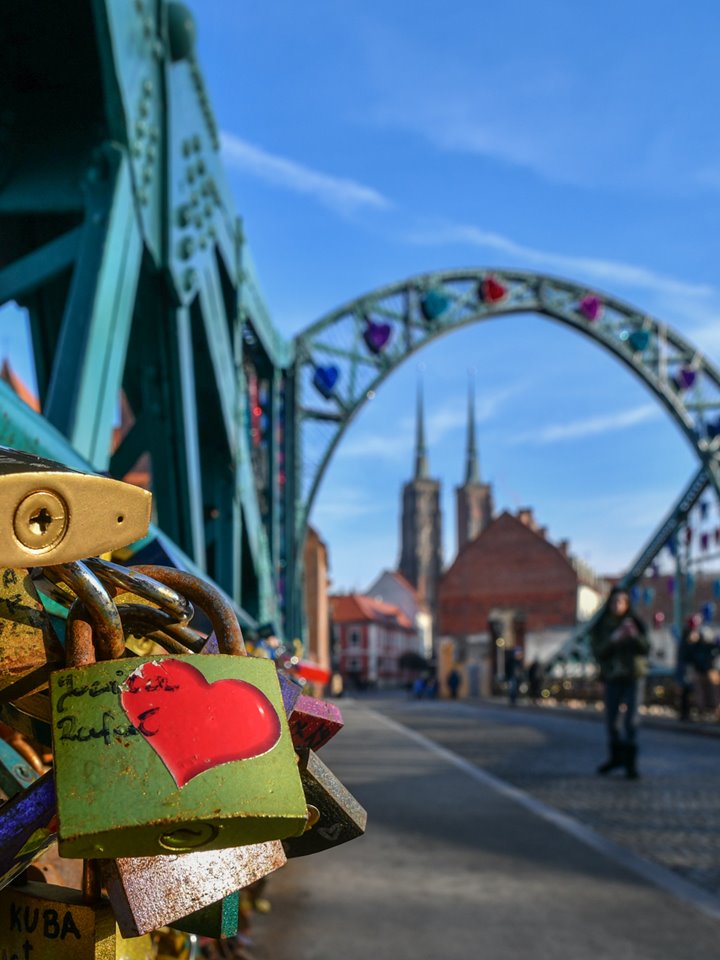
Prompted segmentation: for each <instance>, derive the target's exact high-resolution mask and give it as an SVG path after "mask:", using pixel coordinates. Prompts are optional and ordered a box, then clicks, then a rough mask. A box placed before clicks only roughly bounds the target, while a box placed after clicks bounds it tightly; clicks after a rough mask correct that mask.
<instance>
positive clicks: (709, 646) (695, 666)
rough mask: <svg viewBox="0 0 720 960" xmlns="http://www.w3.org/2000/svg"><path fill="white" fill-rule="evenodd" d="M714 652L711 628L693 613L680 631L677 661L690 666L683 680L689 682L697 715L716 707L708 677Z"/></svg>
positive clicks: (715, 653) (716, 649)
mask: <svg viewBox="0 0 720 960" xmlns="http://www.w3.org/2000/svg"><path fill="white" fill-rule="evenodd" d="M717 655H718V648H717V644H716V643H715V637H714V636H713V634H712V631H711V630H710V629H709V628H708V627H704V626H703V625H702V617H701V616H700V614H698V613H696V614H694V615H693V616H692V617H690V619H689V620H688V623H687V626H686V627H685V630H684V631H683V635H682V639H681V641H680V651H679V654H678V660H681V661H682V662H683V663H684V664H686V668H687V667H689V668H690V669H689V673H690V677H689V678H688V677H687V673H688V671H687V669H686V679H689V680H690V682H691V683H692V686H693V688H694V693H695V706H696V707H697V709H698V711H699V712H700V713H701V714H702V713H714V712H715V710H716V708H717V698H716V695H715V686H714V684H713V682H712V678H711V670H713V668H714V666H715V658H716V657H717Z"/></svg>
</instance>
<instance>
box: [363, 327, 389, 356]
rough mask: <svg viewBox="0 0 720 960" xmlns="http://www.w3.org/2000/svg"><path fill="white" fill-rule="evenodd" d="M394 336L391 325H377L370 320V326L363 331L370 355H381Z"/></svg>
mask: <svg viewBox="0 0 720 960" xmlns="http://www.w3.org/2000/svg"><path fill="white" fill-rule="evenodd" d="M391 334H392V327H391V326H390V324H389V323H375V322H374V321H373V320H368V325H367V327H365V330H364V331H363V340H364V341H365V344H366V345H367V348H368V350H369V351H370V353H376V354H377V353H381V352H382V350H383V349H384V348H385V346H386V345H387V343H388V341H389V339H390V336H391Z"/></svg>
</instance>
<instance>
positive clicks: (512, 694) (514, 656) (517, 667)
mask: <svg viewBox="0 0 720 960" xmlns="http://www.w3.org/2000/svg"><path fill="white" fill-rule="evenodd" d="M522 656H523V654H522V647H513V648H512V650H508V651H507V653H506V654H505V679H506V680H507V690H508V700H509V701H510V705H511V706H513V707H514V706H515V705H516V704H517V698H518V692H519V690H520V679H521V677H520V675H521V673H522Z"/></svg>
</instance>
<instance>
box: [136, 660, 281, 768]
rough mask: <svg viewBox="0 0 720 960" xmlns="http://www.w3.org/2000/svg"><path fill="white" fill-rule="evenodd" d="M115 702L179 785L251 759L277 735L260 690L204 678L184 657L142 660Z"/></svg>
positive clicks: (272, 743)
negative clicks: (179, 658)
mask: <svg viewBox="0 0 720 960" xmlns="http://www.w3.org/2000/svg"><path fill="white" fill-rule="evenodd" d="M120 703H121V705H122V708H123V710H124V711H125V713H126V714H127V716H128V719H129V720H130V722H131V723H132V725H133V726H134V727H135V728H136V729H137V730H138V732H139V733H141V734H142V736H143V737H144V738H145V740H146V741H147V743H148V744H149V745H150V746H151V747H152V748H153V750H154V751H155V752H156V753H157V755H158V756H159V757H160V759H161V760H162V762H163V763H164V764H165V766H166V767H167V768H168V770H169V771H170V773H171V775H172V777H173V779H174V780H175V783H176V784H177V785H178V787H183V786H185V784H186V783H188V782H189V781H190V780H192V779H193V777H197V776H198V774H200V773H204V771H205V770H210V769H212V767H217V766H220V764H222V763H231V762H232V761H233V760H250V759H251V758H252V757H259V756H261V755H262V754H263V753H267V752H268V750H271V749H272V748H273V747H274V746H275V744H276V743H277V742H278V740H279V739H280V719H279V717H278V715H277V713H276V711H275V708H274V707H273V705H272V703H271V702H270V701H269V700H268V698H267V697H266V696H265V694H264V693H262V691H260V690H258V689H257V687H254V686H253V685H252V684H251V683H246V682H245V681H244V680H236V679H227V680H216V681H215V682H214V683H209V682H208V681H207V680H206V679H205V677H204V676H203V675H202V673H201V672H200V671H199V670H198V669H197V667H194V666H193V665H192V664H191V663H187V662H186V661H184V660H173V659H170V658H168V659H166V660H154V661H152V662H146V663H143V664H141V665H140V666H139V667H138V669H137V670H135V671H133V673H131V674H130V676H129V677H128V678H127V680H126V681H125V683H124V684H123V686H122V688H121V692H120Z"/></svg>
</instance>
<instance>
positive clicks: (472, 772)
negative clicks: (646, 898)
mask: <svg viewBox="0 0 720 960" xmlns="http://www.w3.org/2000/svg"><path fill="white" fill-rule="evenodd" d="M362 709H364V710H366V711H367V712H368V713H371V714H373V716H374V717H376V718H377V719H378V720H379V721H380V722H381V723H383V724H385V726H387V727H390V729H392V730H395V731H396V733H400V734H402V735H403V736H405V737H407V738H408V739H409V740H414V741H415V743H417V744H418V745H419V746H421V747H424V748H425V749H426V750H428V751H429V752H430V753H434V754H435V755H436V756H438V757H441V758H442V759H443V760H445V761H447V763H450V764H452V765H453V766H454V767H456V768H457V769H458V770H462V771H463V773H466V774H467V775H468V776H469V777H472V779H473V780H476V781H477V782H478V783H481V784H483V786H485V787H489V788H490V789H491V790H495V791H496V792H497V793H500V794H502V796H504V797H508V799H510V800H514V801H515V803H518V804H520V805H521V806H522V807H525V809H526V810H529V811H530V812H531V813H534V814H535V815H536V816H538V817H541V818H542V819H543V820H546V821H547V822H548V823H552V824H553V825H554V826H556V827H557V828H558V829H559V830H563V831H564V832H565V833H569V834H570V835H571V836H573V837H575V839H576V840H579V841H580V842H581V843H584V844H585V845H586V846H588V847H592V849H593V850H596V851H597V852H598V853H601V854H603V856H606V857H608V858H609V859H611V860H614V861H615V862H616V863H618V864H619V865H620V866H622V867H624V868H625V869H626V870H630V871H631V872H632V873H634V874H636V875H637V876H640V877H642V878H643V880H647V881H648V882H649V883H652V884H654V885H655V886H656V887H659V888H660V889H661V890H664V891H666V892H667V893H670V894H672V895H673V896H675V897H677V898H678V899H679V900H682V901H684V902H685V903H688V904H690V906H692V907H695V908H696V909H697V910H700V911H701V912H702V913H704V914H706V915H707V916H709V917H712V919H713V920H720V901H719V900H718V898H717V897H714V896H713V895H712V894H711V893H708V891H707V890H703V889H702V888H701V887H698V886H696V885H695V884H694V883H690V881H689V880H683V878H682V877H679V876H678V875H677V874H675V873H673V872H672V871H671V870H667V869H666V868H665V867H661V866H659V865H658V864H656V863H651V862H650V861H649V860H644V859H643V858H642V857H639V856H637V854H634V853H632V852H631V851H629V850H626V849H625V848H624V847H621V846H620V845H619V844H617V843H615V842H614V841H612V840H608V839H607V837H603V836H601V834H599V833H596V832H595V831H594V830H593V829H592V828H591V827H587V826H585V824H583V823H580V821H579V820H575V819H574V817H570V816H568V815H567V814H566V813H561V812H560V811H559V810H555V809H554V808H553V807H550V806H548V804H546V803H543V801H542V800H538V799H536V798H535V797H533V796H531V795H530V794H529V793H526V792H525V791H524V790H520V789H519V788H518V787H514V786H513V785H512V784H511V783H508V782H507V781H506V780H501V779H500V778H499V777H496V776H494V775H493V774H492V773H488V772H487V771H486V770H483V769H482V768H481V767H476V766H475V765H474V764H472V763H470V761H469V760H465V759H464V758H463V757H461V756H459V755H458V754H457V753H453V751H452V750H448V749H447V748H446V747H441V746H440V744H438V743H435V742H434V741H433V740H429V739H428V738H427V737H425V736H423V734H422V733H418V732H417V731H416V730H412V729H410V727H406V726H403V724H401V723H398V722H397V721H395V720H391V719H390V718H389V717H386V716H385V715H384V714H382V713H380V712H378V711H377V710H373V709H372V708H370V707H363V708H362Z"/></svg>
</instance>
